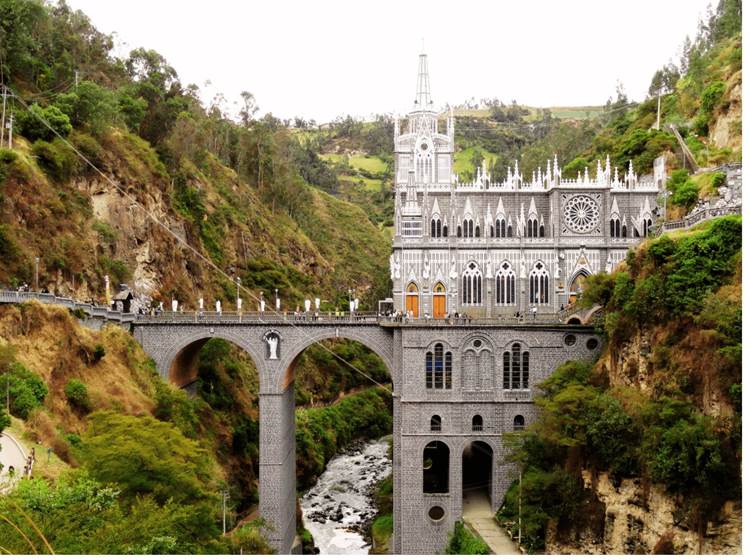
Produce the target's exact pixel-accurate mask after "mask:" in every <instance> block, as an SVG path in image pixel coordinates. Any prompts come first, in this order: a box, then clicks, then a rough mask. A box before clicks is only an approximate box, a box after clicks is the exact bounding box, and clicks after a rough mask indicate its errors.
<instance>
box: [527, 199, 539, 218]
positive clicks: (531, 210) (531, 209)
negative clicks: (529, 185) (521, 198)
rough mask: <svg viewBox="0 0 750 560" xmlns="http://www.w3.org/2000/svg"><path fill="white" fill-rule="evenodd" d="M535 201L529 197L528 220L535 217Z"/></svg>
mask: <svg viewBox="0 0 750 560" xmlns="http://www.w3.org/2000/svg"><path fill="white" fill-rule="evenodd" d="M536 215H537V214H536V201H535V200H534V197H533V196H532V197H531V204H529V218H531V217H532V216H536Z"/></svg>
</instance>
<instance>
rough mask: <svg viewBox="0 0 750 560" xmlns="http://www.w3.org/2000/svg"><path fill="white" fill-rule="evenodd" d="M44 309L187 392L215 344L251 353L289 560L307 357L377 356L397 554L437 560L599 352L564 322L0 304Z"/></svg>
mask: <svg viewBox="0 0 750 560" xmlns="http://www.w3.org/2000/svg"><path fill="white" fill-rule="evenodd" d="M28 299H38V300H40V301H43V302H45V303H52V304H54V303H56V304H60V305H65V306H66V307H68V308H71V309H82V310H83V313H82V314H81V313H79V315H81V319H82V320H83V321H84V322H88V323H90V324H91V323H92V322H93V323H94V326H96V324H99V323H101V322H103V321H108V322H114V323H116V324H119V325H122V326H123V327H124V328H126V329H128V330H130V331H131V332H132V333H133V335H134V336H135V338H136V339H137V340H138V342H139V343H140V344H141V345H142V346H143V348H144V349H145V351H146V352H147V353H148V354H149V355H150V356H151V357H152V358H153V359H154V361H155V363H156V366H157V368H158V370H159V373H160V374H161V375H162V376H163V377H164V378H165V379H169V380H171V381H172V382H173V383H175V384H177V385H178V386H186V385H188V384H190V383H191V382H192V381H193V380H194V379H195V376H196V375H197V371H196V370H197V367H196V366H197V359H198V353H199V351H200V348H201V347H202V346H203V344H205V343H206V342H207V341H208V340H210V339H211V338H221V339H224V340H227V341H230V342H232V343H233V344H235V345H237V346H238V347H240V348H242V349H243V350H244V351H245V352H247V354H248V356H250V358H251V359H252V361H253V362H254V364H255V366H256V368H257V370H258V373H259V378H260V392H259V399H258V400H259V407H260V415H259V420H260V469H259V487H260V488H259V489H260V514H261V515H262V517H263V518H264V519H265V520H266V522H267V523H268V525H269V529H268V537H269V541H270V544H271V545H272V546H273V547H274V548H275V549H276V550H277V551H279V552H281V553H289V552H290V551H291V549H292V544H293V541H294V537H295V511H296V480H295V471H296V464H295V421H294V410H295V402H294V383H293V382H294V366H295V363H296V360H297V358H298V357H299V356H300V354H301V353H302V352H304V350H305V349H306V348H309V347H310V346H311V345H313V344H316V343H318V342H320V341H323V340H329V339H349V340H354V341H357V342H360V343H362V344H363V345H365V346H366V347H368V348H369V349H370V350H372V351H373V352H375V353H376V354H377V355H378V356H379V357H380V358H381V359H382V360H383V363H384V364H385V366H386V367H387V368H388V370H389V372H390V374H391V378H392V382H393V391H392V394H393V478H394V480H393V483H394V487H393V507H394V535H393V552H394V553H412V554H434V553H440V552H442V551H443V550H444V549H445V545H446V542H447V537H448V534H449V533H450V531H451V530H452V528H453V524H454V522H455V521H456V520H458V519H460V518H461V517H462V515H463V511H464V500H465V499H466V497H467V496H468V494H469V493H470V492H474V491H475V490H476V488H481V489H482V490H481V491H482V492H483V493H484V494H483V495H484V496H485V498H486V499H487V500H488V501H489V504H490V507H492V508H493V509H496V508H498V507H499V506H500V505H501V503H502V499H503V496H504V494H505V492H506V490H507V488H508V486H509V485H510V483H511V480H512V478H513V477H514V476H515V471H514V467H513V466H512V465H511V464H508V463H507V462H506V461H505V460H504V456H505V453H506V450H505V449H504V444H503V439H502V434H503V433H505V432H508V431H514V430H518V429H523V428H524V426H526V425H528V423H530V422H531V421H533V419H534V418H535V415H536V410H535V408H534V405H533V398H534V396H535V395H536V393H537V392H538V389H537V388H536V386H537V384H538V383H539V382H540V381H542V380H544V379H545V378H546V377H547V376H548V375H549V374H550V373H551V372H552V371H553V370H554V369H555V368H556V367H557V366H558V365H560V364H561V363H563V362H565V361H567V360H571V359H594V358H595V357H596V356H597V355H598V353H599V351H600V347H601V341H600V340H599V338H598V336H597V335H596V334H595V332H594V330H593V328H592V327H590V326H586V325H568V324H562V319H563V318H561V317H558V316H556V315H555V316H541V315H540V316H538V317H537V318H536V320H532V321H529V320H528V319H526V320H525V321H524V322H520V321H519V320H517V319H514V318H503V319H500V318H498V319H481V320H471V321H469V320H447V321H446V320H444V319H443V320H418V321H411V322H407V323H400V322H398V323H397V322H393V321H389V320H383V319H382V318H379V317H376V316H361V315H359V316H345V317H336V316H333V317H332V316H321V317H317V318H314V317H309V318H308V319H310V320H301V319H302V318H300V317H292V316H284V315H281V316H261V315H257V314H256V315H243V316H237V315H217V314H197V313H185V314H179V313H178V314H171V313H163V314H161V315H158V316H145V315H134V314H125V313H118V312H115V311H109V310H106V309H103V308H99V307H96V306H91V305H88V304H81V303H78V302H74V301H72V300H69V299H65V298H55V297H54V296H50V295H48V294H41V295H35V294H28V293H18V292H0V303H22V302H23V301H25V300H28Z"/></svg>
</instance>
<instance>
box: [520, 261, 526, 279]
mask: <svg viewBox="0 0 750 560" xmlns="http://www.w3.org/2000/svg"><path fill="white" fill-rule="evenodd" d="M521 278H526V261H525V260H523V259H521Z"/></svg>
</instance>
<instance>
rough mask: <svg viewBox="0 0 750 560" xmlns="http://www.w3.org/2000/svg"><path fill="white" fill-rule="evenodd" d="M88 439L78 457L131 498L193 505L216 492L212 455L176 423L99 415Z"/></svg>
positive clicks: (92, 418) (93, 419) (91, 423)
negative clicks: (150, 498) (139, 497)
mask: <svg viewBox="0 0 750 560" xmlns="http://www.w3.org/2000/svg"><path fill="white" fill-rule="evenodd" d="M82 439H83V442H82V444H81V449H80V451H79V452H78V453H77V457H78V459H79V460H80V461H81V463H82V464H83V466H85V467H87V468H88V469H89V472H91V473H92V475H93V476H95V477H96V478H97V479H98V480H100V481H102V482H104V483H114V484H118V485H120V487H121V488H122V490H123V496H125V497H127V498H130V499H134V498H136V497H137V496H143V495H151V496H153V498H154V499H155V500H156V502H157V503H159V504H165V503H166V502H167V501H173V502H174V503H182V504H189V503H195V502H198V501H201V500H204V499H205V498H206V497H207V494H208V493H209V492H212V486H213V483H214V478H213V477H214V466H213V463H212V462H211V459H210V456H209V455H208V454H207V453H206V451H205V450H204V449H202V448H201V447H200V446H199V445H198V443H196V442H195V441H192V440H190V439H187V438H186V437H185V436H183V435H182V434H181V433H180V432H179V431H178V430H177V429H176V428H174V427H173V426H171V425H170V424H167V423H165V422H160V421H159V420H156V419H154V418H150V417H134V416H124V415H121V414H117V413H115V412H111V411H106V412H105V411H99V412H94V413H93V414H91V415H90V416H89V428H88V430H87V431H86V433H85V434H84V435H83V438H82ZM113 450H116V453H113Z"/></svg>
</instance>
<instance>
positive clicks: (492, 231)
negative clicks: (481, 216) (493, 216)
mask: <svg viewBox="0 0 750 560" xmlns="http://www.w3.org/2000/svg"><path fill="white" fill-rule="evenodd" d="M490 237H495V226H490Z"/></svg>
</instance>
